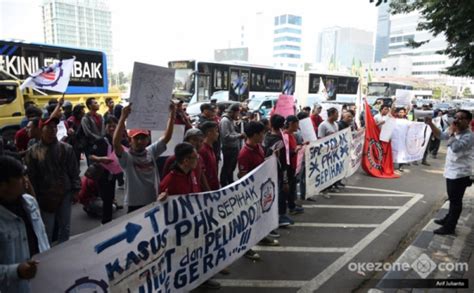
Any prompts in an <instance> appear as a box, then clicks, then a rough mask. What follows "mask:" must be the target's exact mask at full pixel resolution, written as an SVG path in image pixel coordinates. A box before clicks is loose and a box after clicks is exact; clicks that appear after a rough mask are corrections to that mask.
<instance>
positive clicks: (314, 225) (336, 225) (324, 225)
mask: <svg viewBox="0 0 474 293" xmlns="http://www.w3.org/2000/svg"><path fill="white" fill-rule="evenodd" d="M379 225H380V224H348V223H342V224H339V223H295V224H294V225H292V226H293V227H310V228H377V227H378V226H379Z"/></svg>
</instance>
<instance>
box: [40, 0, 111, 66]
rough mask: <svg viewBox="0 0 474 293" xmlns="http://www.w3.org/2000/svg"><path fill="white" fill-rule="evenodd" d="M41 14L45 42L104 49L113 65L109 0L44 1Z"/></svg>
mask: <svg viewBox="0 0 474 293" xmlns="http://www.w3.org/2000/svg"><path fill="white" fill-rule="evenodd" d="M42 17H43V30H44V40H45V42H46V43H48V44H55V45H63V46H72V47H79V48H87V49H96V50H101V51H104V52H105V53H106V54H107V63H108V64H109V68H112V67H113V56H112V21H111V19H112V16H111V11H110V8H109V5H108V1H107V0H43V4H42Z"/></svg>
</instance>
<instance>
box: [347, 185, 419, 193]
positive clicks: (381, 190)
mask: <svg viewBox="0 0 474 293" xmlns="http://www.w3.org/2000/svg"><path fill="white" fill-rule="evenodd" d="M346 188H348V189H359V190H370V191H378V192H384V193H398V194H414V193H410V192H404V191H398V190H388V189H380V188H372V187H359V186H348V185H346Z"/></svg>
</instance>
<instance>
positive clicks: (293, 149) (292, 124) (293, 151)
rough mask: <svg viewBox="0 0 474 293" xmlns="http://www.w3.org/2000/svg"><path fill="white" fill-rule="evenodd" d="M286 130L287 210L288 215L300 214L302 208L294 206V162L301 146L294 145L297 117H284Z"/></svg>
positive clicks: (297, 125) (297, 126)
mask: <svg viewBox="0 0 474 293" xmlns="http://www.w3.org/2000/svg"><path fill="white" fill-rule="evenodd" d="M285 126H286V130H285V135H288V142H289V148H290V150H289V152H290V167H289V168H288V185H289V192H288V208H289V209H290V214H292V215H295V214H301V213H303V212H304V209H303V208H302V207H299V206H297V205H296V203H295V201H296V161H297V157H298V151H299V149H300V148H301V146H298V144H297V143H296V137H295V134H294V133H295V132H296V131H298V129H299V120H298V117H296V116H294V115H290V116H288V117H286V125H285Z"/></svg>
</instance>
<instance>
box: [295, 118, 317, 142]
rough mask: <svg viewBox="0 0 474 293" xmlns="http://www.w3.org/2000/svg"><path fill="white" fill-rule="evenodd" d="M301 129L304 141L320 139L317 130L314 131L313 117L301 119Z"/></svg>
mask: <svg viewBox="0 0 474 293" xmlns="http://www.w3.org/2000/svg"><path fill="white" fill-rule="evenodd" d="M299 124H300V130H301V136H302V137H303V141H310V142H311V141H315V140H316V139H318V138H317V137H316V132H315V131H314V126H313V122H311V118H309V117H308V118H305V119H301V120H300V122H299Z"/></svg>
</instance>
